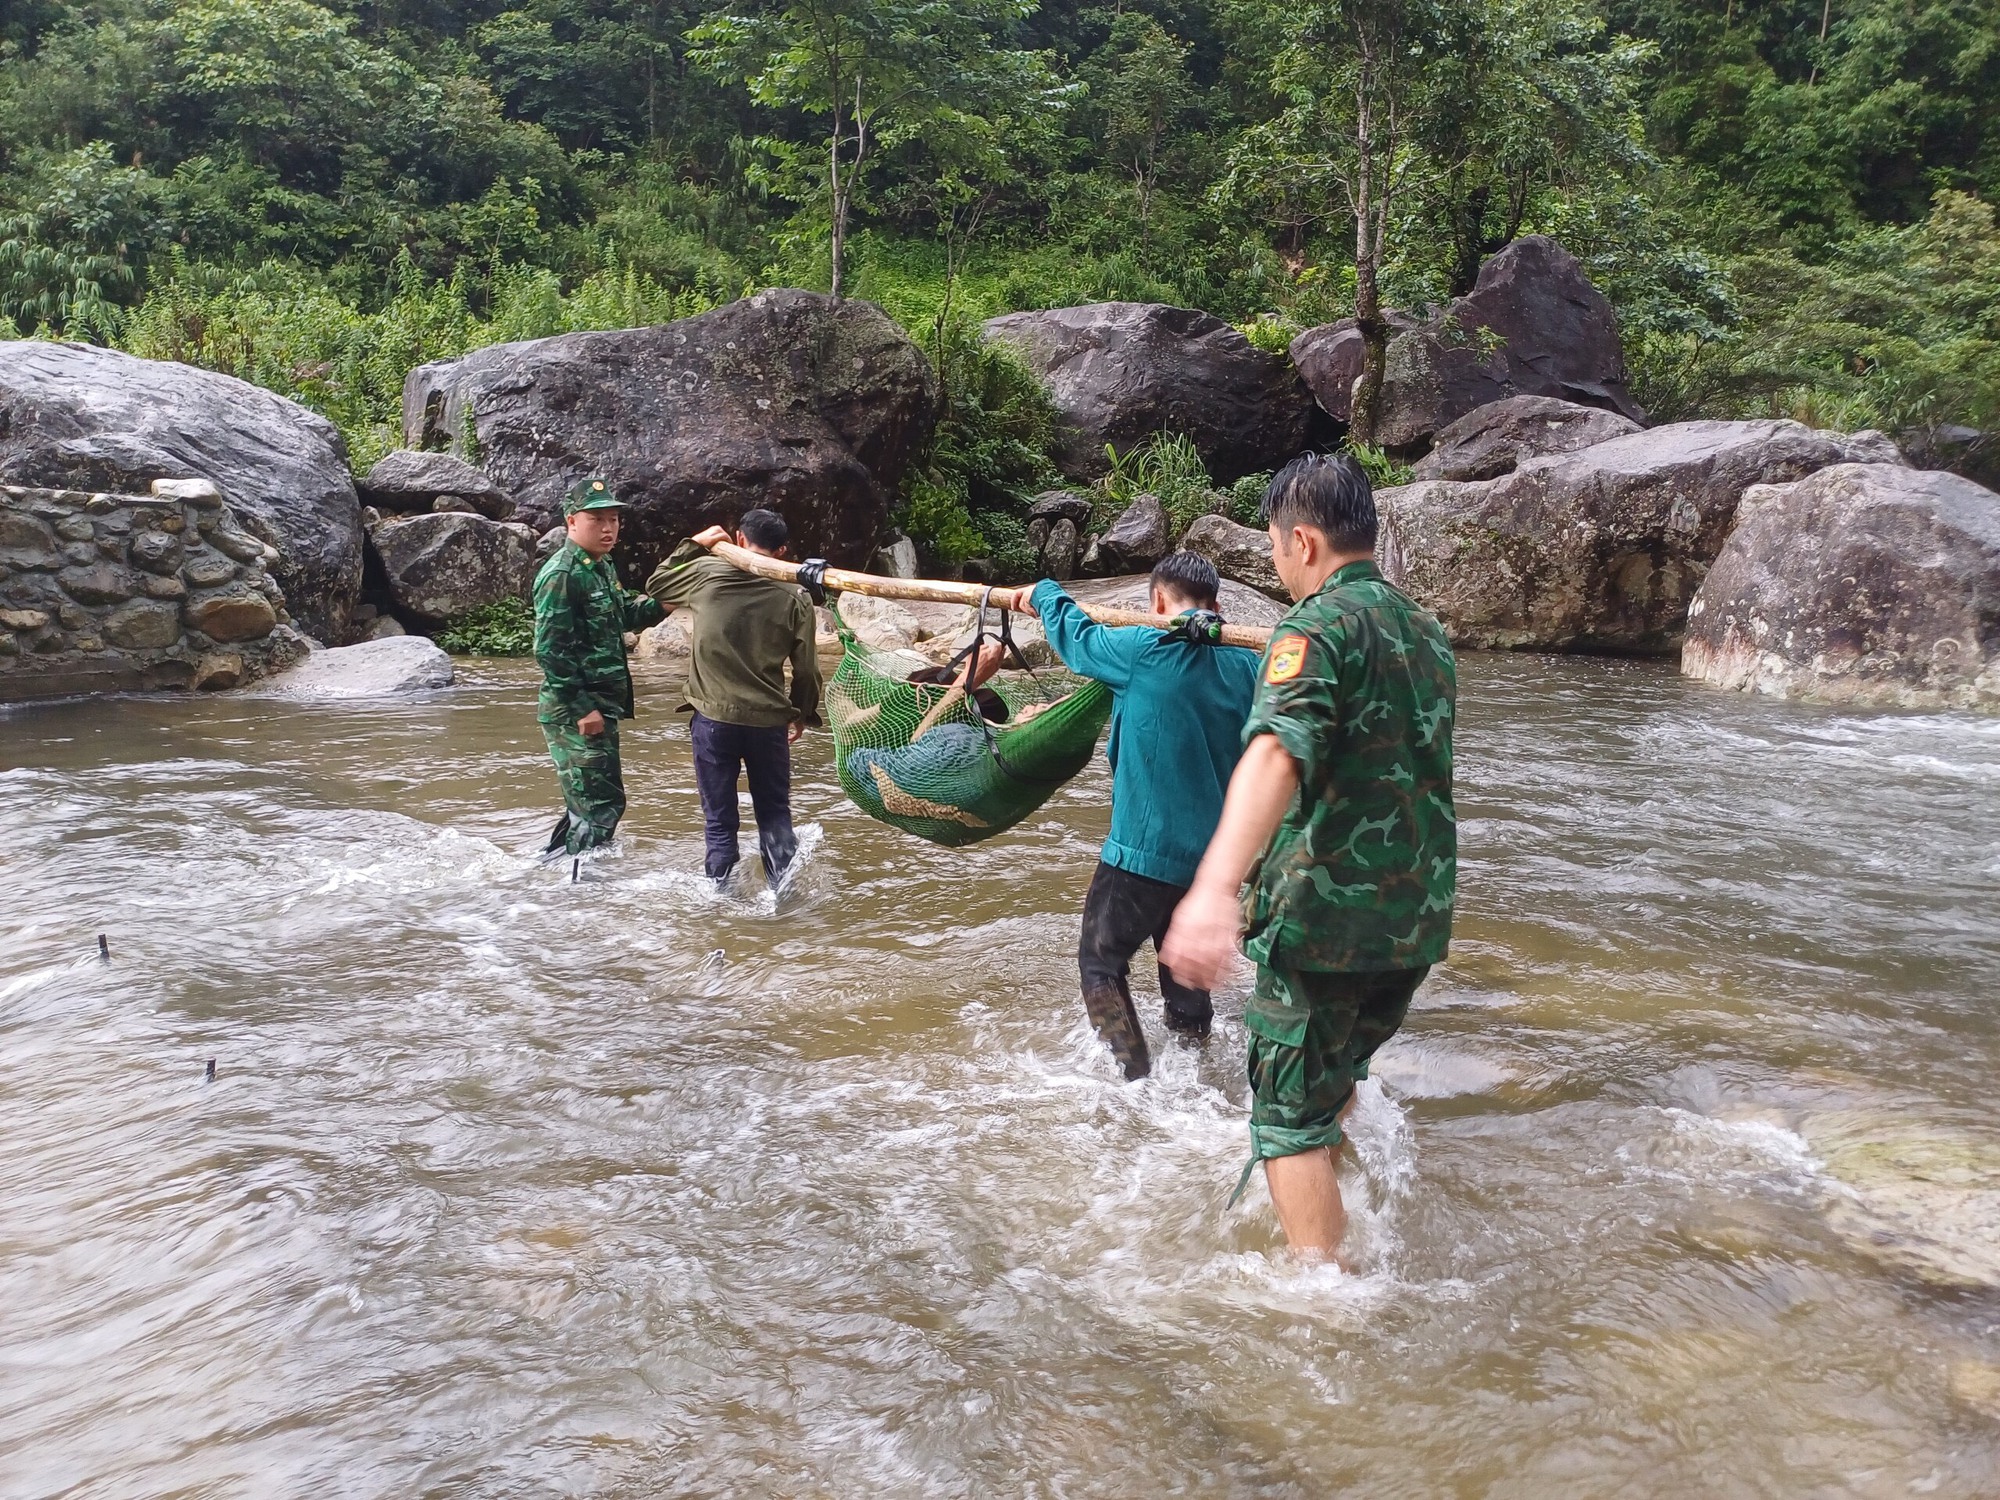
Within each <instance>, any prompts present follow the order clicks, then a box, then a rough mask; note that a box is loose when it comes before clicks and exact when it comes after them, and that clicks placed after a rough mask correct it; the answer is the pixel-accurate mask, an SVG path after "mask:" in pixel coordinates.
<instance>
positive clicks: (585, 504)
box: [563, 479, 626, 516]
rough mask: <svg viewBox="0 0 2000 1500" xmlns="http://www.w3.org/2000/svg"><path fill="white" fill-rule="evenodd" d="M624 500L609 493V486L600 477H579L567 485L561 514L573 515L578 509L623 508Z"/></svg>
mask: <svg viewBox="0 0 2000 1500" xmlns="http://www.w3.org/2000/svg"><path fill="white" fill-rule="evenodd" d="M625 508H626V507H625V502H624V501H623V500H620V499H619V498H618V497H617V496H616V495H614V494H612V493H611V486H610V485H609V484H606V483H605V482H604V481H603V480H602V479H579V480H578V481H577V482H576V483H575V484H573V485H571V486H570V487H569V493H568V494H567V495H565V496H563V514H564V515H566V516H573V515H575V514H576V513H577V512H578V511H580V510H624V509H625Z"/></svg>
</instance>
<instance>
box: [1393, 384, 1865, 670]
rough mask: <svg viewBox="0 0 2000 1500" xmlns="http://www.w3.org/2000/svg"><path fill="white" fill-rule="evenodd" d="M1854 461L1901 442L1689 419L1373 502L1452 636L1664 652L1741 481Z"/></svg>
mask: <svg viewBox="0 0 2000 1500" xmlns="http://www.w3.org/2000/svg"><path fill="white" fill-rule="evenodd" d="M1854 462H1861V463H1900V462H1901V457H1900V455H1899V454H1898V453H1897V452H1896V449H1895V445H1894V444H1892V443H1891V442H1890V441H1889V440H1888V439H1887V438H1885V437H1883V436H1882V435H1881V434H1880V433H1875V432H1864V433H1857V434H1854V435H1853V436H1848V435H1845V434H1842V433H1837V432H1821V431H1817V430H1815V429H1813V428H1809V427H1805V426H1802V425H1801V424H1799V423H1797V422H1784V421H1765V422H1679V423H1675V424H1673V425H1672V426H1667V427H1656V428H1653V429H1651V430H1649V431H1644V432H1634V433H1629V434H1627V435H1626V436H1624V437H1619V438H1613V439H1611V440H1610V441H1609V442H1603V443H1594V444H1592V445H1591V446H1590V447H1588V448H1582V449H1579V450H1577V451H1576V452H1573V453H1565V454H1558V455H1554V456H1551V457H1547V458H1532V459H1529V460H1527V461H1526V462H1524V463H1522V464H1521V465H1520V467H1519V468H1517V469H1516V470H1515V471H1514V472H1513V473H1511V474H1508V475H1506V476H1504V477H1502V478H1499V479H1492V480H1486V481H1483V482H1474V481H1451V480H1433V481H1430V482H1428V483H1418V484H1409V485H1404V486H1401V487H1400V488H1396V489H1388V490H1383V491H1382V492H1381V493H1380V494H1379V495H1377V497H1376V501H1377V504H1378V506H1379V507H1380V508H1381V510H1382V512H1383V514H1384V516H1385V517H1386V519H1387V521H1388V523H1389V526H1390V528H1391V530H1392V531H1393V535H1394V538H1395V541H1396V544H1397V546H1398V548H1399V549H1400V552H1401V554H1402V567H1403V577H1402V579H1401V580H1400V581H1401V583H1402V586H1403V587H1404V588H1405V589H1407V590H1408V591H1409V592H1410V593H1411V594H1412V595H1414V596H1415V597H1416V598H1417V599H1418V600H1419V601H1420V602H1422V603H1423V604H1425V605H1427V606H1428V607H1430V608H1431V609H1433V610H1435V611H1436V612H1437V614H1438V617H1439V618H1440V619H1441V620H1442V621H1443V622H1444V625H1445V628H1446V630H1447V631H1448V632H1449V633H1450V635H1451V638H1452V640H1453V641H1454V642H1456V643H1458V644H1460V645H1465V646H1475V647H1493V648H1500V649H1533V650H1554V651H1607V652H1666V651H1673V650H1678V649H1679V647H1680V644H1681V633H1682V630H1683V628H1684V627H1685V625H1686V623H1687V613H1688V606H1689V604H1690V603H1691V602H1692V601H1693V599H1694V595H1695V591H1696V589H1698V588H1699V587H1700V586H1701V582H1702V579H1703V578H1704V577H1705V576H1706V575H1707V572H1708V568H1709V564H1710V563H1711V562H1713V561H1714V559H1715V557H1716V555H1717V553H1719V552H1720V551H1721V550H1722V543H1723V538H1724V537H1725V536H1726V535H1727V534H1728V532H1729V528H1730V525H1731V523H1732V522H1734V520H1735V518H1736V507H1737V503H1738V501H1739V500H1741V498H1742V496H1743V493H1744V491H1745V490H1747V489H1749V488H1750V486H1751V485H1753V484H1769V483H1774V482H1784V481H1789V480H1794V479H1799V478H1803V477H1804V476H1805V475H1807V474H1810V473H1813V472H1815V471H1816V470H1819V469H1823V468H1826V467H1828V466H1830V465H1833V464H1841V463H1854Z"/></svg>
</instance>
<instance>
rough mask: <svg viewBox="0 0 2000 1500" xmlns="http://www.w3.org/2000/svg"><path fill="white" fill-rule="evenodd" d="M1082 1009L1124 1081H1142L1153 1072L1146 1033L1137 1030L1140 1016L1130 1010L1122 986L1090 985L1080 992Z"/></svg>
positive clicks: (1129, 996)
mask: <svg viewBox="0 0 2000 1500" xmlns="http://www.w3.org/2000/svg"><path fill="white" fill-rule="evenodd" d="M1083 1008H1084V1010H1085V1011H1086V1012H1088V1014H1089V1016H1090V1024H1091V1025H1092V1026H1093V1027H1095V1028H1096V1030H1097V1034H1098V1036H1099V1037H1100V1038H1101V1039H1102V1040H1103V1042H1104V1045H1105V1046H1107V1047H1109V1048H1110V1049H1111V1055H1112V1056H1113V1057H1114V1058H1116V1059H1117V1061H1118V1066H1119V1067H1120V1068H1122V1069H1124V1072H1125V1078H1126V1081H1127V1082H1131V1081H1134V1080H1136V1079H1140V1078H1144V1077H1145V1076H1146V1075H1147V1074H1148V1073H1150V1072H1152V1071H1153V1055H1152V1053H1150V1052H1148V1051H1147V1050H1146V1033H1145V1032H1143V1031H1141V1030H1140V1029H1139V1013H1138V1011H1136V1010H1134V1009H1133V1008H1132V995H1131V992H1130V991H1129V990H1128V989H1127V988H1126V987H1125V986H1123V985H1111V984H1099V985H1092V986H1091V987H1090V988H1089V989H1087V990H1085V991H1084V992H1083Z"/></svg>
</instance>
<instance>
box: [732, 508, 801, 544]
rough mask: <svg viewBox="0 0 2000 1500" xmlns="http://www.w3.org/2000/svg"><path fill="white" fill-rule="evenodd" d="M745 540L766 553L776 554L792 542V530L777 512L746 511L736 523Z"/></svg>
mask: <svg viewBox="0 0 2000 1500" xmlns="http://www.w3.org/2000/svg"><path fill="white" fill-rule="evenodd" d="M736 529H737V530H738V531H740V532H742V533H743V540H745V541H746V542H748V543H749V544H750V545H751V546H753V547H761V548H762V549H763V550H764V551H766V552H776V551H778V550H779V549H780V548H782V547H783V546H784V545H785V543H786V542H788V541H790V540H791V536H792V530H791V528H790V527H789V526H787V525H786V524H785V518H784V517H783V516H781V515H779V514H778V513H777V512H776V511H775V510H761V509H760V510H746V511H744V512H743V519H742V520H740V521H738V522H737V523H736Z"/></svg>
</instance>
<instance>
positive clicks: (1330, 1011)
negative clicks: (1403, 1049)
mask: <svg viewBox="0 0 2000 1500" xmlns="http://www.w3.org/2000/svg"><path fill="white" fill-rule="evenodd" d="M1428 973H1430V966H1429V965H1428V964H1427V965H1425V966H1424V967H1423V968H1421V969H1385V970H1381V971H1378V972H1373V973H1359V974H1321V973H1316V972H1309V971H1305V970H1298V969H1267V968H1265V967H1264V966H1263V965H1261V964H1260V965H1258V967H1257V988H1256V991H1255V993H1253V994H1252V995H1251V997H1250V1000H1249V1002H1248V1003H1247V1004H1246V1005H1245V1006H1244V1007H1243V1025H1244V1028H1245V1029H1246V1030H1248V1031H1249V1033H1250V1153H1251V1157H1252V1160H1253V1162H1254V1161H1265V1160H1268V1159H1269V1158H1271V1157H1273V1156H1296V1155H1298V1154H1299V1153H1300V1152H1301V1151H1310V1150H1312V1149H1313V1148H1314V1147H1316V1146H1334V1145H1338V1144H1339V1143H1340V1139H1341V1135H1340V1112H1341V1110H1343V1109H1344V1108H1346V1107H1347V1101H1348V1100H1349V1099H1351V1098H1353V1097H1354V1085H1355V1084H1356V1083H1358V1082H1360V1081H1361V1080H1362V1079H1364V1078H1366V1077H1367V1076H1368V1060H1369V1059H1370V1058H1371V1057H1373V1056H1374V1055H1375V1052H1376V1049H1378V1048H1379V1047H1380V1046H1381V1045H1382V1044H1383V1043H1384V1042H1386V1041H1388V1040H1389V1038H1390V1037H1392V1036H1394V1035H1395V1034H1396V1031H1397V1028H1399V1027H1400V1026H1401V1025H1402V1024H1403V1017H1404V1016H1406V1015H1408V1014H1409V1010H1410V1000H1411V998H1412V997H1413V996H1414V995H1415V994H1416V992H1417V986H1418V985H1420V984H1422V983H1423V982H1424V976H1425V975H1426V974H1428ZM1245 1176H1246V1177H1247V1176H1248V1174H1247V1173H1246V1174H1245Z"/></svg>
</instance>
